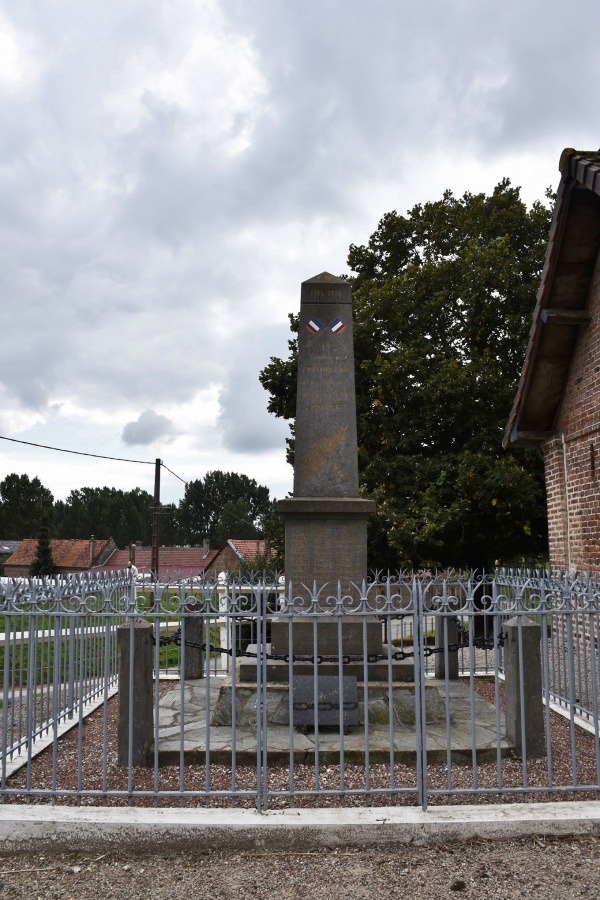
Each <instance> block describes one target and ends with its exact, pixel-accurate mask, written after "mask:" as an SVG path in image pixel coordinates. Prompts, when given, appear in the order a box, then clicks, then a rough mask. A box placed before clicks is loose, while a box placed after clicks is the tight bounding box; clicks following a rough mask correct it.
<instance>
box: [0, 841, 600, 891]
mask: <svg viewBox="0 0 600 900" xmlns="http://www.w3.org/2000/svg"><path fill="white" fill-rule="evenodd" d="M599 885H600V841H598V839H596V838H593V837H588V838H578V839H563V840H542V839H538V838H528V839H523V840H519V841H511V842H486V843H477V842H474V843H469V844H468V845H466V846H459V845H451V846H450V845H444V846H441V847H428V848H414V847H406V846H400V845H398V846H394V847H391V848H387V849H385V850H381V849H377V850H371V849H364V850H360V849H359V850H337V851H331V850H322V851H315V852H310V853H294V852H293V850H292V848H287V849H284V848H282V850H281V851H279V852H276V853H273V852H258V851H253V852H248V853H214V852H211V853H202V852H201V851H198V852H196V853H194V854H185V855H184V854H181V853H180V854H173V855H172V856H162V855H161V856H160V857H159V856H158V855H150V854H148V855H135V856H134V855H130V854H125V853H123V854H119V853H113V852H111V853H109V854H106V855H103V856H101V857H100V858H94V856H93V854H92V855H90V854H87V855H86V854H61V853H57V855H56V856H53V857H50V856H48V855H46V856H37V855H35V854H33V853H32V854H31V855H24V854H19V855H14V854H11V855H7V856H1V857H0V896H1V897H32V898H94V900H98V898H100V897H102V898H123V897H127V898H131V897H143V898H161V900H171V898H173V900H175V898H190V897H193V898H194V900H209V898H210V900H215V898H216V900H219V898H235V900H245V898H253V900H254V898H259V900H262V898H265V900H266V898H273V897H277V898H282V900H292V898H294V900H295V898H305V897H306V898H308V897H310V898H311V900H337V898H340V900H360V898H378V900H379V898H388V897H389V898H402V897H410V898H442V897H449V898H451V897H469V898H473V900H474V898H477V900H488V898H506V900H513V898H516V897H536V898H537V897H540V898H573V897H590V898H592V897H598V896H599V894H600V888H599Z"/></svg>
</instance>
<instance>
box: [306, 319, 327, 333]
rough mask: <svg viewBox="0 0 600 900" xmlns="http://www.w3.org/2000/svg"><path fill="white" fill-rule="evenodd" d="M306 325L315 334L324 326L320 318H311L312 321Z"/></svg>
mask: <svg viewBox="0 0 600 900" xmlns="http://www.w3.org/2000/svg"><path fill="white" fill-rule="evenodd" d="M306 327H307V328H308V330H309V331H312V333H313V334H316V333H317V331H320V330H321V328H322V327H323V326H322V325H321V323H320V322H319V320H318V319H311V320H310V322H307V324H306Z"/></svg>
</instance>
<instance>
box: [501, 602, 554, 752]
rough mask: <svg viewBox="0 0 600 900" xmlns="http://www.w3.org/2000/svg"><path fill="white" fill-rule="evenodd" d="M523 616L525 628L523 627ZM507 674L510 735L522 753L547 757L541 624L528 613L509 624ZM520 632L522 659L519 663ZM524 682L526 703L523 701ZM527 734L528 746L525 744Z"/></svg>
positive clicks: (506, 656) (506, 658) (506, 643)
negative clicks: (529, 617) (521, 663)
mask: <svg viewBox="0 0 600 900" xmlns="http://www.w3.org/2000/svg"><path fill="white" fill-rule="evenodd" d="M519 619H521V627H520V629H519ZM504 630H505V631H506V635H507V637H506V641H505V642H504V675H505V678H506V687H505V690H506V737H507V738H508V740H509V741H510V742H511V743H513V744H514V745H515V747H516V749H517V750H518V751H519V752H520V753H521V754H524V755H526V756H527V757H530V756H546V738H545V734H544V703H543V699H542V658H541V632H542V629H541V625H537V624H536V623H535V622H532V621H531V619H528V618H527V617H526V616H514V617H513V618H512V619H509V621H508V622H507V623H506V624H505V626H504ZM519 631H520V632H521V641H522V648H521V651H522V652H521V658H522V660H523V671H522V672H521V666H520V662H519ZM521 685H522V688H523V704H521ZM523 737H524V738H525V747H523Z"/></svg>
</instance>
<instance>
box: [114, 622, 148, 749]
mask: <svg viewBox="0 0 600 900" xmlns="http://www.w3.org/2000/svg"><path fill="white" fill-rule="evenodd" d="M117 645H118V648H119V733H118V738H119V740H118V744H119V746H118V764H119V765H120V766H127V765H129V741H130V737H131V762H132V765H134V766H147V765H149V764H150V760H149V751H150V747H151V745H152V742H153V740H154V710H153V690H152V688H153V670H152V667H153V648H154V643H153V641H152V624H151V623H150V622H145V621H144V620H143V619H135V621H134V624H133V628H132V627H131V625H130V623H129V622H128V623H127V624H125V625H120V626H119V627H118V629H117ZM132 653H133V682H132V683H131V664H130V660H131V654H132ZM130 688H131V696H132V699H133V703H132V704H131V710H132V713H133V715H132V720H133V723H132V727H131V729H130V721H129V714H130Z"/></svg>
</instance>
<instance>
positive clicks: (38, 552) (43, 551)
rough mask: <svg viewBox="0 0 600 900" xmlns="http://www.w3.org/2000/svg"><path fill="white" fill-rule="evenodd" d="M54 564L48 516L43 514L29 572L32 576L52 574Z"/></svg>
mask: <svg viewBox="0 0 600 900" xmlns="http://www.w3.org/2000/svg"><path fill="white" fill-rule="evenodd" d="M55 572H56V566H55V565H54V560H53V558H52V548H51V546H50V531H49V523H48V518H47V517H46V516H45V517H44V518H43V519H42V522H41V525H40V533H39V537H38V542H37V547H36V549H35V557H34V560H33V562H32V564H31V566H30V567H29V574H30V575H34V576H38V577H39V576H43V575H54V574H55Z"/></svg>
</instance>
